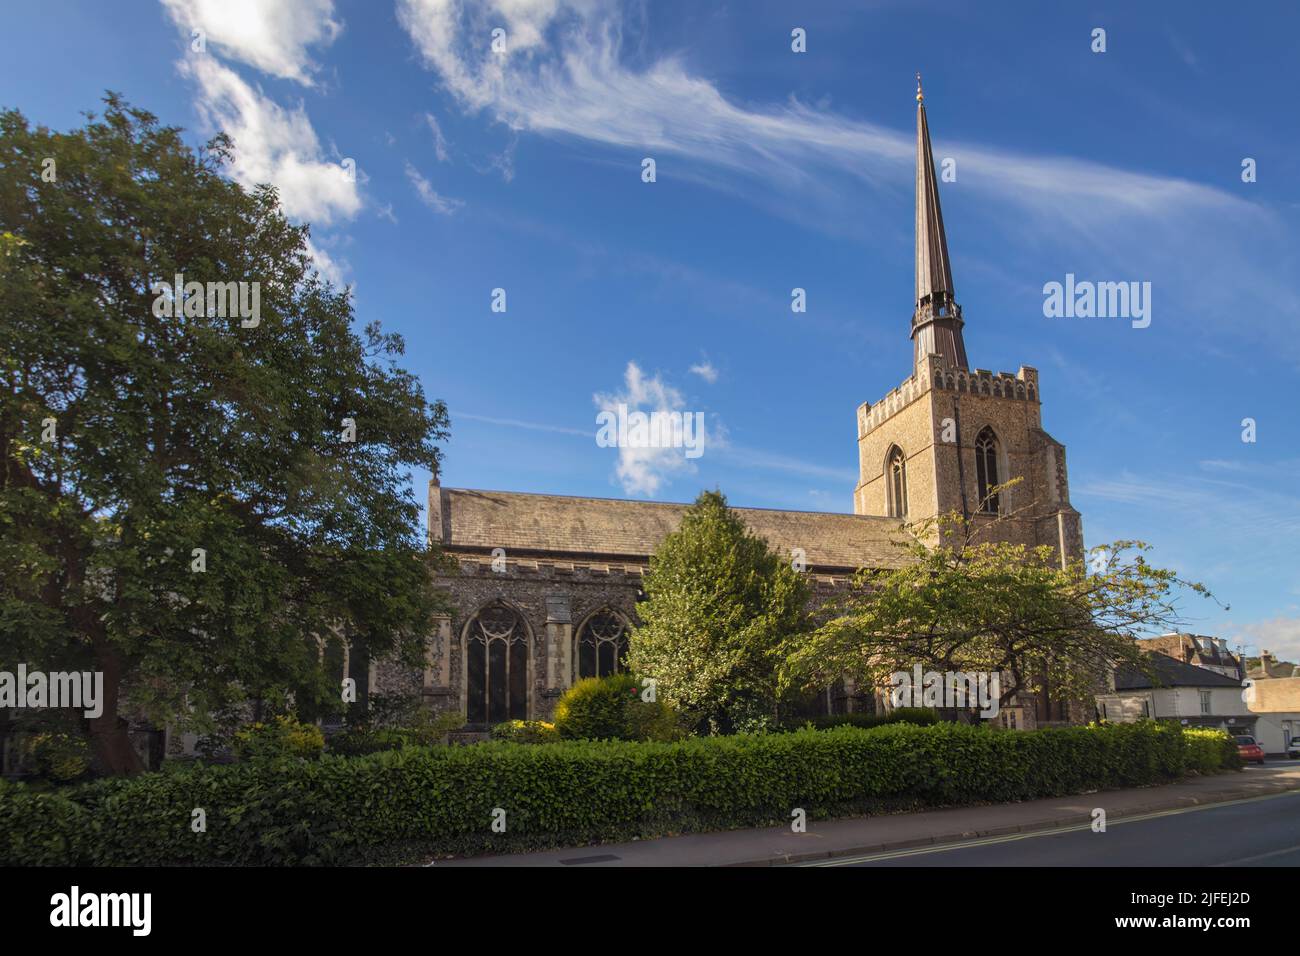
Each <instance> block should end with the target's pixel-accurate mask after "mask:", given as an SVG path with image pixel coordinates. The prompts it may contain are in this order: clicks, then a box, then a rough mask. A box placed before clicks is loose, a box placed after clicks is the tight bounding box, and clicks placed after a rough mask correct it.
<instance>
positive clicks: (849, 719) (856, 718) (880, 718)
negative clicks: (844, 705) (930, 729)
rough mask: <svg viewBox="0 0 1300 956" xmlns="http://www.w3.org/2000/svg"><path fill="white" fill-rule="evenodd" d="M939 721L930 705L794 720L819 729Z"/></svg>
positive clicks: (920, 725) (917, 723)
mask: <svg viewBox="0 0 1300 956" xmlns="http://www.w3.org/2000/svg"><path fill="white" fill-rule="evenodd" d="M938 722H939V713H938V711H935V710H932V709H930V708H928V707H895V708H894V709H893V710H891V711H889V712H888V713H884V714H862V713H856V714H830V715H828V716H822V717H807V718H804V719H802V720H797V721H792V723H794V724H795V726H808V725H811V726H812V727H815V728H816V729H817V730H829V729H830V728H832V727H863V728H866V727H883V726H884V725H885V724H915V725H917V726H918V727H926V726H929V725H930V724H937V723H938ZM791 729H794V728H793V727H792V728H791Z"/></svg>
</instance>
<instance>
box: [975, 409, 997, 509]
mask: <svg viewBox="0 0 1300 956" xmlns="http://www.w3.org/2000/svg"><path fill="white" fill-rule="evenodd" d="M975 477H976V480H977V481H978V482H979V500H980V511H983V512H985V513H986V514H994V515H995V514H997V513H998V496H997V495H991V494H989V490H990V489H991V488H993V487H994V486H996V485H997V484H998V482H999V481H1000V480H1001V479H1000V478H999V477H998V436H997V435H995V434H993V429H991V428H989V427H988V426H987V425H985V426H984V428H983V429H981V430H980V433H979V435H978V436H976V438H975Z"/></svg>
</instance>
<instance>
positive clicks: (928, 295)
mask: <svg viewBox="0 0 1300 956" xmlns="http://www.w3.org/2000/svg"><path fill="white" fill-rule="evenodd" d="M917 80H918V82H917V88H916V103H917V106H916V307H915V311H914V312H913V313H912V335H911V337H912V343H913V358H912V372H911V374H910V375H909V376H908V377H907V378H906V379H905V380H904V381H903V383H902V384H901V385H899V386H898V387H897V388H895V389H894V390H893V391H891V392H890V393H889V394H888V395H886V396H885V397H884V398H882V399H881V400H880V401H878V402H876V403H875V404H874V405H873V404H871V403H863V404H862V405H861V406H859V407H858V416H857V424H858V468H859V479H858V486H857V489H856V490H855V492H854V496H853V510H854V513H855V514H859V515H883V516H887V517H892V518H902V519H906V520H908V521H911V522H918V521H923V520H925V519H927V518H933V517H935V516H937V515H940V514H949V513H953V512H955V513H957V514H961V515H964V516H966V517H969V518H972V519H973V520H974V521H975V522H976V523H977V525H978V524H979V523H982V522H992V521H993V520H994V519H995V518H996V517H997V516H999V515H1001V516H1003V521H1002V522H1001V523H1000V524H999V526H998V531H997V537H998V538H999V539H1002V540H1009V541H1013V542H1015V543H1019V544H1024V545H1027V546H1035V545H1050V546H1052V547H1053V548H1055V549H1056V551H1057V553H1058V554H1059V555H1060V556H1061V560H1062V562H1065V561H1066V560H1069V559H1081V558H1082V556H1083V527H1082V520H1081V518H1080V515H1079V512H1077V511H1075V510H1074V508H1073V507H1071V506H1070V496H1069V484H1068V481H1067V478H1066V469H1065V446H1064V445H1062V444H1061V443H1060V442H1058V441H1056V439H1054V438H1052V436H1051V435H1049V434H1047V432H1045V431H1044V430H1043V426H1042V402H1041V397H1042V396H1041V394H1040V392H1039V385H1038V370H1037V369H1035V368H1033V367H1031V366H1028V365H1022V366H1021V367H1020V369H1019V371H1017V372H1016V373H1015V374H1012V373H1010V372H997V373H994V372H990V371H987V370H985V369H976V370H974V371H972V370H971V369H970V367H969V365H968V364H967V360H966V343H965V342H964V340H963V338H962V327H963V325H964V322H963V319H962V311H961V306H960V305H958V304H957V301H956V297H955V295H954V292H953V281H952V267H951V265H950V263H949V259H948V240H947V236H946V235H945V234H944V228H943V213H942V211H941V210H940V208H939V187H938V182H937V180H936V177H935V172H934V157H933V154H932V153H931V149H930V127H929V124H928V123H927V121H926V115H925V99H924V96H923V94H922V92H921V86H920V77H919V76H918V78H917ZM1013 478H1020V479H1021V481H1020V483H1019V484H1017V485H1016V486H1015V487H1013V488H1010V489H1007V490H1004V491H1003V492H1002V493H1000V494H993V493H992V492H991V491H990V489H991V488H993V487H994V486H996V485H999V484H1002V483H1005V482H1007V481H1009V480H1011V479H1013Z"/></svg>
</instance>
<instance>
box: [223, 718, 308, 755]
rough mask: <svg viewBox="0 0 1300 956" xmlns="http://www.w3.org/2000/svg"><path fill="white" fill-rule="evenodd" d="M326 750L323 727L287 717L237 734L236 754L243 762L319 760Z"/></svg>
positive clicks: (246, 728) (252, 725) (249, 727)
mask: <svg viewBox="0 0 1300 956" xmlns="http://www.w3.org/2000/svg"><path fill="white" fill-rule="evenodd" d="M324 749H325V736H324V735H323V734H322V733H321V730H320V728H319V727H317V726H316V725H315V724H304V723H301V722H299V721H297V720H294V719H293V718H292V717H286V716H284V715H281V716H279V717H276V718H275V719H274V720H271V721H269V722H267V723H256V724H250V725H249V726H247V727H245V728H244V729H243V730H240V731H237V732H236V733H235V753H236V754H238V756H239V759H240V760H272V759H277V758H281V757H301V758H303V759H306V760H315V759H316V758H317V757H319V756H320V755H321V752H322V751H323V750H324Z"/></svg>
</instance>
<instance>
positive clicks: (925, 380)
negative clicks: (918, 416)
mask: <svg viewBox="0 0 1300 956" xmlns="http://www.w3.org/2000/svg"><path fill="white" fill-rule="evenodd" d="M930 389H934V390H936V391H946V392H953V393H955V394H959V395H981V396H985V397H987V398H1002V399H1010V400H1012V401H1022V402H1038V401H1039V393H1038V369H1036V368H1034V367H1033V366H1030V365H1022V366H1020V370H1019V371H1018V372H1015V373H1011V372H991V371H989V370H988V369H982V368H981V369H975V370H974V371H967V370H966V369H962V368H953V367H952V366H950V365H948V364H947V363H946V362H944V360H943V358H942V357H941V356H939V355H934V354H931V355H927V356H925V358H924V359H923V360H922V362H921V366H920V367H919V368H918V369H917V370H916V372H915V373H914V374H912V375H910V376H909V377H908V378H906V379H904V381H903V383H902V384H901V385H899V386H898V387H897V388H895V389H893V390H892V391H890V392H889V393H888V394H886V395H885V397H884V398H882V399H881V400H880V401H878V402H876V403H875V404H874V405H873V404H871V403H870V402H863V403H862V404H861V405H859V406H858V438H862V437H864V436H866V435H868V434H870V433H871V432H872V431H874V430H875V429H876V428H878V427H879V426H880V425H881V424H882V423H884V422H886V421H888V420H889V419H890V418H892V417H894V415H896V414H897V413H898V412H899V411H900V410H901V409H903V408H906V407H907V406H908V405H910V404H911V403H912V402H914V401H916V399H918V398H920V397H921V396H922V395H923V394H925V393H926V392H927V391H929V390H930Z"/></svg>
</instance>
